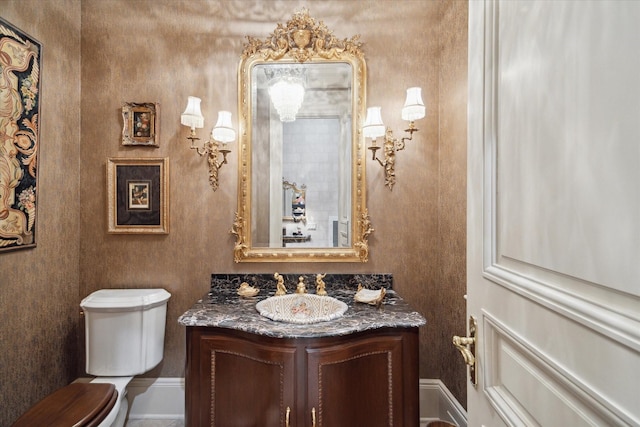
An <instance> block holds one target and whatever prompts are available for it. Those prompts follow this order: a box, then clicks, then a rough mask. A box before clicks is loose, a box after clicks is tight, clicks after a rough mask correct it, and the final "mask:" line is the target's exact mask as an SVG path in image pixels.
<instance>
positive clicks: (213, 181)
mask: <svg viewBox="0 0 640 427" xmlns="http://www.w3.org/2000/svg"><path fill="white" fill-rule="evenodd" d="M187 139H188V140H189V141H191V146H190V147H189V148H191V149H192V150H194V151H195V152H196V153H198V155H199V156H200V157H204V156H207V163H208V164H209V184H210V185H211V188H212V189H213V191H216V190H217V189H218V187H219V186H220V185H219V183H218V170H220V168H222V165H226V164H227V154H229V153H230V152H231V150H227V149H225V148H220V143H219V142H218V141H216V140H215V139H213V138H212V139H210V140H208V141H207V142H205V143H204V144H203V145H202V146H200V147H198V146H197V145H195V141H199V140H200V138H198V137H197V136H195V131H192V133H191V135H189V136H188V137H187ZM220 155H222V158H220Z"/></svg>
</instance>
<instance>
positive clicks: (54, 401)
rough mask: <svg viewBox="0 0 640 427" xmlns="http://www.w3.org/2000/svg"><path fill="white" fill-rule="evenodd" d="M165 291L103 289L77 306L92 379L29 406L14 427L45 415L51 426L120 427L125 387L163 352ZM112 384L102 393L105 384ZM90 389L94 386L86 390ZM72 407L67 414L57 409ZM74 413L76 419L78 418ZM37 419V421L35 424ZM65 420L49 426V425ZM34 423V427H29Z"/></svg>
mask: <svg viewBox="0 0 640 427" xmlns="http://www.w3.org/2000/svg"><path fill="white" fill-rule="evenodd" d="M170 297H171V294H170V293H169V292H167V291H165V290H164V289H102V290H99V291H96V292H94V293H92V294H91V295H89V296H88V297H86V298H85V299H83V300H82V302H81V303H80V306H81V307H82V310H83V311H84V317H85V335H86V360H87V363H86V371H87V373H88V374H90V375H95V376H96V378H94V379H93V380H91V381H90V383H89V384H86V382H85V383H84V384H79V383H81V382H82V381H77V382H74V383H73V384H70V385H69V386H66V387H63V388H62V389H60V390H58V391H56V392H55V393H53V394H52V395H50V396H48V397H47V398H45V399H44V400H43V401H41V402H40V403H38V404H37V405H36V406H34V407H33V408H32V409H31V410H30V411H29V412H27V413H26V414H25V415H23V416H22V417H20V419H18V422H17V423H16V424H15V425H20V426H22V425H24V426H29V425H36V424H37V423H38V421H37V420H38V418H34V417H42V416H43V414H46V418H45V419H47V420H48V422H51V423H52V424H51V425H54V424H56V425H64V424H65V423H67V422H68V421H66V420H68V419H69V418H68V417H76V418H78V417H80V419H81V420H80V421H78V420H77V419H76V418H74V420H73V421H72V422H70V423H69V424H67V425H88V426H99V427H122V426H124V422H125V419H126V416H127V410H128V407H129V405H128V402H127V397H126V395H127V390H126V387H127V385H128V384H129V382H130V381H131V380H132V379H133V377H134V375H139V374H143V373H145V372H147V371H150V370H151V369H153V368H154V367H156V366H157V365H158V363H160V361H161V360H162V357H163V352H164V330H165V323H166V313H167V301H168V300H169V298H170ZM105 383H106V384H114V385H115V390H116V391H117V397H116V396H115V393H114V392H113V387H109V388H107V386H105V385H104V384H105ZM91 384H99V385H97V386H91ZM67 406H71V407H72V410H70V411H69V410H67V411H66V412H71V414H64V413H62V412H64V411H61V410H60V408H65V407H67ZM78 413H81V415H80V416H78ZM40 419H42V418H40ZM58 419H59V420H63V419H64V420H65V421H60V422H59V423H57V422H56V423H53V420H58ZM34 422H35V423H36V424H34Z"/></svg>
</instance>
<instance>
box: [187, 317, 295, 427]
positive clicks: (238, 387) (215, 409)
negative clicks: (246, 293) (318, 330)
mask: <svg viewBox="0 0 640 427" xmlns="http://www.w3.org/2000/svg"><path fill="white" fill-rule="evenodd" d="M187 331H188V354H187V360H188V361H189V362H188V364H187V374H186V377H187V378H186V404H187V411H186V412H187V414H186V415H187V419H186V425H187V426H198V427H200V426H220V427H249V426H256V427H257V426H260V427H282V426H285V423H286V420H285V418H286V413H287V407H290V408H292V410H291V412H292V414H291V417H293V416H295V415H294V414H293V413H294V410H293V408H294V407H295V405H296V400H295V387H294V381H295V356H296V348H295V347H292V346H286V345H285V346H277V345H275V344H271V343H262V342H260V340H259V339H258V340H256V339H253V340H252V339H249V337H247V336H245V335H242V334H240V333H238V334H237V335H236V334H235V333H234V332H233V331H229V330H227V331H224V333H219V334H218V333H215V332H213V331H212V330H211V329H210V330H208V331H207V330H206V329H205V330H204V331H203V330H202V329H200V328H187ZM291 421H293V420H291Z"/></svg>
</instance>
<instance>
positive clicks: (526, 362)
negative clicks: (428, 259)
mask: <svg viewBox="0 0 640 427" xmlns="http://www.w3.org/2000/svg"><path fill="white" fill-rule="evenodd" d="M482 324H483V329H484V339H485V349H487V350H488V349H491V351H485V353H484V354H483V357H484V358H485V363H484V367H485V369H484V372H483V379H484V381H483V384H484V392H485V394H486V395H487V397H488V399H489V401H490V402H491V405H492V406H493V407H494V408H495V409H496V411H498V412H499V413H500V414H501V416H502V417H503V419H505V420H507V421H508V422H509V423H510V424H511V425H525V426H536V425H542V426H545V425H570V426H576V427H577V426H580V425H611V426H614V425H628V424H631V425H632V424H638V422H639V420H637V419H636V420H634V419H632V418H631V417H630V416H629V415H628V414H627V413H625V411H624V410H623V409H621V408H619V407H616V406H614V405H613V404H612V403H611V402H610V401H608V400H607V397H606V396H605V395H603V394H601V393H598V391H597V390H594V389H593V388H592V387H590V386H589V385H588V384H586V383H584V382H582V381H580V379H579V378H577V377H575V376H574V375H572V374H571V373H570V372H569V371H567V370H566V369H564V368H563V367H562V366H561V365H560V364H559V363H557V362H556V361H555V360H553V359H552V358H550V357H549V356H548V355H546V354H544V353H543V352H542V351H540V350H539V349H537V348H535V347H534V346H532V345H530V344H529V343H528V342H527V341H526V340H525V339H524V338H523V337H522V336H521V335H520V334H518V333H517V332H515V331H514V330H512V329H510V328H509V327H507V326H506V325H505V324H504V323H502V322H501V321H500V320H498V319H497V318H496V317H494V316H493V315H492V314H491V313H489V312H488V311H486V310H483V313H482ZM533 390H535V393H532V391H533ZM528 402H529V403H530V404H527V403H528ZM541 402H544V404H542V405H541ZM531 408H534V410H535V408H541V411H540V412H539V413H530V411H531ZM558 414H562V417H563V418H562V419H558V418H557V417H558V416H559V415H558ZM554 417H555V418H554Z"/></svg>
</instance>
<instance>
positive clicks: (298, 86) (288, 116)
mask: <svg viewBox="0 0 640 427" xmlns="http://www.w3.org/2000/svg"><path fill="white" fill-rule="evenodd" d="M269 96H270V97H271V102H273V106H274V107H275V108H276V111H278V114H279V115H280V121H281V122H292V121H294V120H295V119H296V114H298V110H300V107H301V106H302V101H303V100H304V86H303V84H302V82H301V81H300V80H299V79H296V78H294V77H281V78H279V79H278V80H277V81H276V82H275V83H274V84H273V85H271V86H270V87H269Z"/></svg>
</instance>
